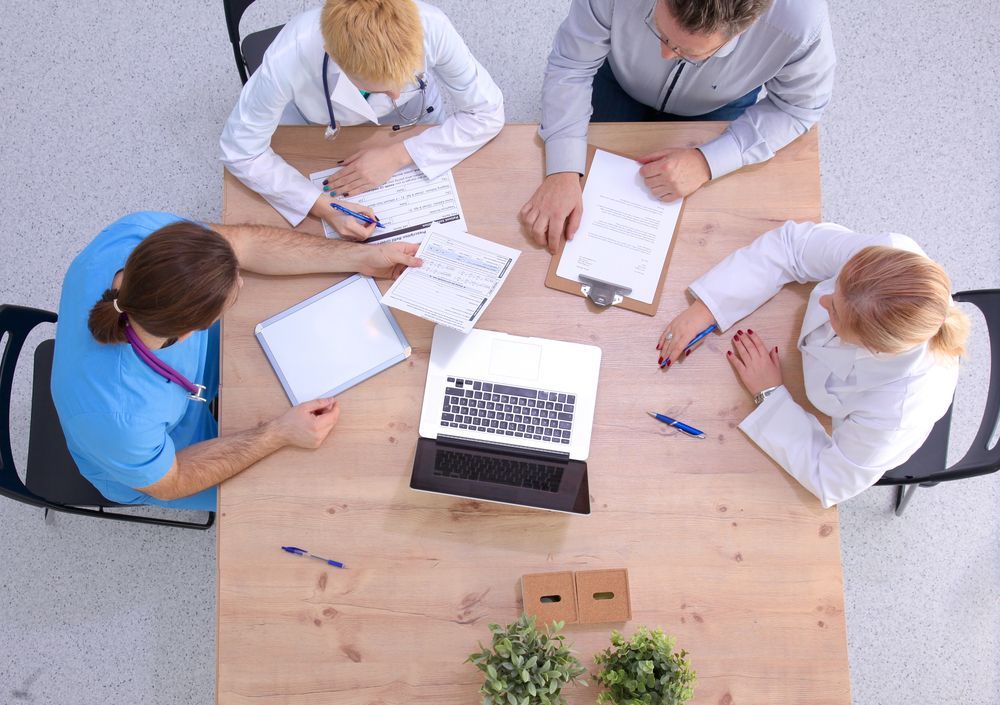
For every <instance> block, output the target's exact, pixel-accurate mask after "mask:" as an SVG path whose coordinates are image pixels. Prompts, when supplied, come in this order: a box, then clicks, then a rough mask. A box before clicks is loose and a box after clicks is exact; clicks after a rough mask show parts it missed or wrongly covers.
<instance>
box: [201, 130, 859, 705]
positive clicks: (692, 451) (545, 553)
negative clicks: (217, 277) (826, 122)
mask: <svg viewBox="0 0 1000 705" xmlns="http://www.w3.org/2000/svg"><path fill="white" fill-rule="evenodd" d="M723 127H724V124H723V123H689V124H677V123H675V124H658V125H600V126H593V127H592V128H591V141H592V142H593V143H594V144H596V145H598V146H600V147H604V148H607V149H610V150H614V151H618V152H622V153H625V154H632V155H640V154H643V153H646V152H649V151H652V150H654V149H657V148H660V147H663V146H665V145H669V146H680V145H694V144H697V143H701V142H704V141H705V140H706V139H708V138H710V137H712V136H714V135H716V134H718V133H719V132H720V131H721V130H722V129H723ZM322 131H323V130H322V128H320V127H291V128H282V129H280V130H279V131H278V133H277V134H276V135H275V138H274V147H275V149H276V150H277V152H278V153H280V154H282V155H284V156H285V157H286V158H287V159H288V161H289V162H290V163H291V164H293V165H294V166H296V167H297V168H299V169H300V170H301V171H303V172H305V173H309V172H311V171H315V170H319V169H321V168H324V167H327V166H329V165H330V164H331V163H333V160H335V159H340V158H343V157H345V156H347V155H348V154H350V153H352V152H353V151H354V150H355V148H357V147H358V146H366V145H371V144H382V143H386V142H388V141H390V140H392V139H399V136H398V135H396V136H393V135H391V134H389V133H386V132H384V131H376V130H375V129H373V128H351V129H345V130H344V131H343V133H342V136H341V137H340V138H339V139H338V140H337V141H335V142H326V141H324V140H323V139H322V137H321V135H322ZM454 173H455V179H456V181H457V183H458V189H459V192H460V195H461V199H462V204H463V207H464V209H465V214H466V217H467V219H468V224H469V229H470V231H471V232H473V233H475V234H477V235H481V236H484V237H487V238H490V239H493V240H496V241H498V242H502V243H505V244H507V245H511V246H514V247H518V248H520V249H521V250H522V251H523V253H524V254H523V255H522V256H521V259H520V260H519V261H518V263H517V265H516V267H515V268H514V271H513V273H512V274H511V276H510V280H509V281H508V282H507V284H506V285H505V287H504V290H503V291H502V292H501V294H500V296H499V297H498V298H497V299H496V301H495V302H494V303H493V304H492V306H491V307H490V308H489V309H488V310H487V311H486V313H485V315H484V316H483V318H482V321H481V323H480V326H481V327H482V328H487V329H495V330H501V331H506V332H510V333H515V334H519V335H535V336H546V337H551V338H558V339H563V340H569V341H575V342H581V343H590V344H594V345H599V346H600V347H601V348H602V349H603V351H604V358H603V365H602V369H601V379H600V387H599V391H598V402H597V413H596V418H595V421H594V433H593V441H592V444H591V451H590V460H589V465H590V489H591V492H592V496H593V499H592V503H593V515H592V516H590V517H575V516H565V515H561V514H555V513H551V512H542V511H534V510H529V509H520V508H516V507H508V506H503V505H495V504H489V503H483V502H478V501H471V500H461V499H456V498H450V497H444V496H437V495H428V494H423V493H417V492H413V491H411V490H410V489H409V488H408V483H409V477H410V468H411V464H412V459H413V453H414V448H415V445H416V442H417V426H418V417H419V414H420V404H421V399H422V394H423V386H424V376H425V373H426V366H427V360H428V352H429V345H430V336H431V325H430V324H429V323H427V322H426V321H423V320H421V319H418V318H415V317H412V316H409V315H407V314H403V313H397V314H396V315H397V317H398V319H399V322H400V324H401V325H402V327H403V330H404V331H405V332H406V335H407V337H408V338H409V339H410V341H411V343H412V344H413V348H414V353H413V356H412V357H411V358H410V359H409V360H408V361H407V362H406V363H404V364H400V365H397V366H395V367H393V368H391V369H390V370H388V371H386V372H384V373H382V374H380V375H378V376H377V377H375V378H373V379H371V380H369V381H367V382H365V383H363V384H361V385H360V386H358V387H355V388H354V389H351V390H349V391H348V392H345V393H344V394H342V395H341V396H340V401H341V403H342V405H343V414H342V416H341V419H340V423H339V425H338V427H337V428H336V430H335V431H334V434H333V435H332V436H331V437H330V438H329V439H328V440H327V441H326V443H325V444H324V446H323V447H322V448H321V449H320V450H318V451H316V452H308V451H302V450H297V449H286V450H283V451H281V452H279V453H277V454H275V455H274V456H272V457H271V458H268V459H267V460H265V461H263V462H261V463H259V464H258V465H257V466H256V467H254V468H252V469H250V470H248V471H246V472H244V473H242V474H240V475H238V476H237V477H235V478H234V479H232V480H230V481H229V482H227V483H225V485H224V486H223V488H222V493H221V500H220V515H219V522H218V527H219V528H218V559H219V597H218V620H219V624H218V700H219V702H220V703H224V704H225V705H230V704H233V703H256V704H258V705H264V704H267V703H275V704H277V703H281V704H282V705H304V704H307V703H308V704H315V705H319V704H323V705H327V704H331V703H332V704H336V705H375V704H380V705H383V704H384V705H389V704H393V705H395V704H400V705H402V704H406V705H413V704H415V703H428V704H433V705H458V704H461V705H472V704H473V703H477V702H478V697H477V689H478V688H479V686H480V685H481V683H482V680H481V678H480V677H479V673H478V672H477V671H476V670H475V669H474V668H473V667H472V666H471V665H467V664H464V663H463V661H464V659H465V657H466V656H467V655H468V654H469V653H471V652H472V651H473V650H475V649H476V645H477V642H478V641H486V642H488V641H489V636H490V634H489V631H488V629H487V625H488V624H489V623H490V622H507V621H510V620H513V619H515V618H516V617H517V616H518V614H519V613H520V604H519V579H520V576H521V575H522V574H524V573H533V572H540V571H554V570H566V569H569V570H574V569H586V568H599V567H621V566H624V567H627V568H628V570H629V574H630V576H631V592H632V607H633V613H634V617H633V622H632V623H631V624H628V625H624V628H625V630H626V631H627V632H629V631H631V628H632V627H634V626H635V625H638V624H646V625H649V626H661V627H663V628H664V629H665V630H666V631H667V632H669V633H671V634H674V635H676V637H677V640H678V644H679V645H680V646H681V647H683V648H685V649H687V650H688V651H689V652H690V654H691V656H690V658H691V660H692V663H693V666H694V668H695V669H696V671H697V673H698V682H697V687H696V695H695V699H694V701H693V702H695V703H711V704H712V705H716V704H718V705H750V704H754V705H756V704H761V703H767V704H768V705H779V704H782V703H787V704H788V705H792V704H794V705H810V704H818V703H824V704H832V703H839V704H846V703H849V702H850V686H849V682H848V667H847V649H846V639H845V629H844V611H843V609H844V597H843V585H842V574H841V565H840V539H839V531H838V522H837V512H836V510H835V509H832V510H828V511H824V510H822V509H821V508H820V505H819V502H818V501H817V500H816V499H815V498H814V497H813V496H812V495H810V494H809V493H808V492H806V491H805V490H803V489H802V488H801V487H800V486H799V485H798V483H797V482H795V481H794V480H793V479H791V478H790V477H789V476H788V475H786V474H785V473H784V472H783V471H782V470H781V469H780V468H779V467H778V466H777V465H775V464H774V463H773V462H772V461H771V460H770V459H769V458H768V457H767V456H766V455H765V454H764V453H762V452H761V451H760V450H758V449H757V448H756V447H755V446H754V445H753V444H751V443H750V442H749V441H748V440H747V439H746V437H745V436H744V435H743V434H742V433H741V432H740V431H739V430H738V429H737V428H736V425H737V423H739V421H740V420H741V419H743V417H744V416H746V415H747V414H748V413H749V412H750V410H751V407H752V405H753V402H752V400H751V399H750V397H749V395H748V394H747V393H746V392H745V391H744V390H743V389H742V388H741V387H740V384H739V382H738V381H737V379H736V377H735V376H734V374H733V372H732V371H731V370H730V368H729V363H728V362H727V360H726V359H725V355H724V351H725V349H726V347H727V345H726V342H727V339H726V338H722V337H719V336H711V337H710V339H709V340H707V341H706V344H705V345H704V347H703V348H702V349H701V350H700V351H699V352H698V353H697V354H696V355H693V356H692V357H691V358H689V359H687V360H685V361H684V362H682V363H681V364H678V365H675V366H674V367H672V368H671V369H670V370H669V371H668V372H662V371H660V370H659V369H658V368H657V366H656V350H655V349H654V348H655V345H656V341H657V337H658V336H659V333H660V331H661V330H662V328H663V326H664V325H665V324H666V323H667V321H669V320H670V318H671V317H672V316H673V315H674V314H675V313H676V312H678V311H680V310H681V308H682V307H683V306H685V305H686V300H685V287H686V286H687V285H688V283H690V282H691V281H692V280H693V279H694V278H695V277H696V276H697V275H699V274H700V273H702V272H703V271H705V270H706V269H708V268H709V267H710V266H712V265H713V264H714V263H715V262H717V261H718V260H720V259H721V258H722V257H723V256H724V255H725V254H727V253H728V252H730V251H731V250H733V249H735V248H737V247H739V246H741V245H744V244H746V243H748V242H750V241H751V240H752V239H753V238H754V237H756V236H757V235H759V234H760V233H762V232H764V231H765V230H768V229H770V228H773V227H775V226H777V225H779V224H780V223H782V222H783V221H784V220H786V219H789V218H791V219H798V220H806V219H817V218H818V217H819V214H820V188H819V168H818V147H817V135H816V132H815V130H814V131H812V132H810V133H808V134H807V135H805V136H804V137H802V138H801V139H799V140H798V141H796V142H795V143H793V144H792V145H790V146H788V147H787V148H785V149H783V150H782V151H781V152H779V153H778V155H777V157H775V158H774V159H773V160H772V161H771V162H769V163H767V164H765V165H760V166H757V167H753V168H749V169H744V170H742V171H740V172H738V173H736V174H733V175H731V176H728V177H726V178H724V179H721V180H719V181H718V182H715V183H711V184H710V185H708V186H706V187H705V188H703V189H701V190H700V191H698V192H697V193H695V194H694V195H693V196H691V197H690V198H689V199H688V202H687V204H686V207H685V211H684V216H683V221H682V224H681V229H680V232H679V235H678V237H679V241H678V242H677V243H676V246H675V252H674V254H673V258H672V261H671V265H670V270H669V273H668V277H667V281H666V288H665V292H664V296H663V299H662V301H661V304H660V312H659V314H658V315H657V316H656V317H655V319H653V318H650V317H647V316H643V315H640V314H636V313H632V312H630V311H624V310H619V309H611V310H606V311H602V312H595V311H593V310H590V309H588V307H587V306H586V305H585V303H584V300H583V299H580V298H576V297H571V296H567V295H566V294H562V293H559V292H555V291H552V290H549V289H546V288H545V287H544V286H543V284H542V282H543V279H544V277H545V268H546V265H547V263H548V260H549V258H548V254H547V253H546V252H544V251H543V250H540V249H538V248H537V247H535V246H534V245H533V244H531V243H530V242H528V241H527V240H526V239H525V237H524V235H522V233H521V231H520V229H519V226H518V223H517V217H516V216H517V211H518V209H519V208H520V207H521V204H522V203H524V202H525V200H526V199H527V198H528V197H529V196H530V195H531V193H532V192H533V190H534V189H535V188H536V186H537V185H538V184H539V182H540V180H541V178H542V173H543V172H542V150H541V144H540V142H539V141H538V139H537V137H536V136H535V126H532V125H508V126H507V127H506V128H505V129H504V130H503V132H502V133H501V134H500V135H499V136H498V137H497V138H496V139H495V140H494V141H493V142H491V143H490V144H489V145H487V146H486V147H485V148H483V149H482V150H481V151H480V152H479V153H477V154H476V155H474V156H472V157H470V158H469V159H467V160H466V161H465V162H463V163H462V164H461V165H460V166H459V167H457V168H456V169H455V172H454ZM224 204H225V205H224V209H223V220H224V222H226V223H240V222H251V223H268V224H273V225H282V224H284V221H282V219H281V218H280V217H279V216H278V214H277V213H275V212H274V211H273V210H272V209H271V208H270V207H269V206H267V204H265V203H264V201H263V200H261V199H260V198H259V197H258V196H256V195H255V194H253V193H251V192H250V191H248V190H247V189H246V188H245V187H243V186H242V185H241V184H239V183H238V182H237V181H236V180H235V179H233V178H232V177H230V176H229V175H228V174H227V175H226V178H225V187H224ZM301 227H302V229H303V230H306V231H309V232H317V233H318V232H319V227H318V224H317V223H316V222H315V221H313V220H312V219H309V220H308V221H307V222H306V223H304V224H303V225H302V226H301ZM336 279H337V277H330V276H306V277H290V278H267V277H257V276H246V286H245V288H244V289H243V293H242V294H241V295H240V300H239V303H238V305H237V306H236V307H235V308H234V309H233V310H232V311H231V312H229V313H228V314H227V315H226V320H225V332H224V344H223V350H224V355H223V383H224V388H223V393H222V428H223V433H224V434H225V433H226V432H229V431H232V430H238V429H243V428H246V427H249V426H251V425H253V424H256V423H258V422H261V421H264V420H266V419H268V418H270V417H272V416H275V415H277V414H278V413H279V412H281V411H283V410H284V409H286V408H287V407H288V402H287V399H286V398H285V395H284V394H283V393H282V390H281V387H280V386H279V384H278V381H277V379H276V378H275V376H274V374H273V372H272V371H271V369H270V367H269V366H268V363H267V361H266V360H265V358H264V355H263V354H262V353H261V350H260V348H259V347H258V345H257V342H256V341H255V339H254V337H253V334H252V331H253V326H254V324H256V323H257V322H259V321H261V320H263V319H265V318H267V317H268V316H271V315H272V314H274V313H276V312H278V311H280V310H282V309H284V308H286V307H288V306H291V305H292V304H294V303H296V302H298V301H301V300H302V299H305V298H307V297H308V296H309V295H311V294H313V293H315V292H317V291H319V290H321V289H323V288H325V287H327V286H329V285H330V284H331V283H332V282H333V281H335V280H336ZM382 286H383V290H384V289H385V287H386V286H387V284H385V283H383V285H382ZM805 304H806V289H805V288H804V287H789V288H787V289H786V290H784V291H783V292H781V293H780V294H779V295H778V296H777V297H775V298H774V299H773V300H772V301H771V302H769V303H768V304H766V305H765V306H764V307H763V308H761V309H760V310H759V311H757V312H756V313H754V314H753V315H752V316H751V317H750V318H748V319H747V321H746V324H747V325H749V326H750V327H752V328H754V329H755V330H757V331H759V332H760V333H761V334H762V335H763V337H764V339H765V340H766V341H767V342H768V343H769V344H770V343H773V344H776V345H779V346H780V347H781V349H782V351H783V357H784V372H785V378H786V382H787V385H788V387H789V389H790V390H791V392H792V395H793V396H794V397H795V398H796V399H797V400H799V401H804V399H805V396H804V393H803V388H802V374H801V360H800V359H799V357H798V355H797V354H795V353H796V351H795V346H794V340H795V336H796V333H797V331H798V328H799V325H800V323H801V320H802V315H803V312H804V309H805ZM808 408H810V409H811V407H808ZM647 409H657V410H660V411H663V412H664V413H668V414H670V415H672V416H677V417H679V418H681V419H684V420H686V421H689V422H690V423H692V424H694V425H695V426H698V427H699V428H701V429H703V430H705V431H706V432H707V434H708V440H705V441H695V440H692V439H690V438H687V437H684V436H678V435H677V434H676V433H675V432H673V431H672V430H669V429H667V428H666V427H664V426H662V425H661V424H658V423H656V422H654V421H653V420H651V419H649V418H648V417H647V416H646V414H645V412H646V410H647ZM287 544H292V545H298V546H304V547H306V548H309V549H311V550H314V551H316V552H317V553H319V554H320V555H325V556H329V557H333V558H336V559H338V560H342V561H344V562H346V564H347V565H348V567H349V569H348V570H343V571H338V570H334V569H326V568H325V567H323V566H321V565H320V564H319V563H317V562H315V561H308V560H302V559H297V558H294V557H292V556H289V555H287V554H285V553H283V552H281V551H280V550H279V548H278V547H279V546H281V545H287ZM615 627H617V628H619V629H621V628H622V627H623V625H620V624H619V625H594V626H586V627H584V626H570V627H567V632H568V634H569V637H570V640H571V642H572V643H573V644H574V645H575V648H576V650H577V652H578V654H579V655H580V658H581V660H583V661H584V663H585V665H587V666H588V667H592V666H593V662H592V660H591V659H592V656H593V654H594V653H596V652H597V651H598V650H600V649H602V648H604V647H605V646H606V645H607V642H608V635H609V633H610V631H611V629H612V628H615ZM564 692H565V694H566V695H567V696H568V700H569V702H570V703H574V704H575V703H593V702H594V700H595V697H596V692H597V691H596V690H595V688H594V687H593V686H592V687H590V688H579V687H574V688H570V689H567V690H566V691H564Z"/></svg>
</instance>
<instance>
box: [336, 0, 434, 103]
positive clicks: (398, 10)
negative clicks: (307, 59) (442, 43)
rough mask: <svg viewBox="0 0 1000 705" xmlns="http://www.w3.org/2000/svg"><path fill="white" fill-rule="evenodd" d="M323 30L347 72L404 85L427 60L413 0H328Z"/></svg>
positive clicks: (341, 65)
mask: <svg viewBox="0 0 1000 705" xmlns="http://www.w3.org/2000/svg"><path fill="white" fill-rule="evenodd" d="M319 22H320V29H321V31H322V33H323V41H324V43H325V45H326V51H327V53H328V54H329V55H330V57H331V58H332V59H333V60H334V61H335V62H337V65H338V66H340V68H341V69H343V70H344V71H345V72H346V73H347V74H348V75H350V76H355V77H358V78H363V79H366V80H369V81H375V82H378V83H383V82H384V83H389V84H391V85H392V86H393V87H402V86H404V85H406V84H407V83H409V82H410V81H411V80H413V76H414V74H416V73H417V72H419V71H420V69H421V67H422V66H423V63H424V30H423V26H422V25H421V24H420V13H419V12H418V11H417V5H416V3H415V2H413V0H326V3H325V4H324V5H323V11H322V13H321V14H320V20H319Z"/></svg>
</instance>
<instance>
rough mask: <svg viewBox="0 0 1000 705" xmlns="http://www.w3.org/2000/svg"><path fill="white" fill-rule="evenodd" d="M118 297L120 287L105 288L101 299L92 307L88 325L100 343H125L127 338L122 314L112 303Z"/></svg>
mask: <svg viewBox="0 0 1000 705" xmlns="http://www.w3.org/2000/svg"><path fill="white" fill-rule="evenodd" d="M116 298H118V289H105V290H104V293H103V294H102V295H101V300H100V301H98V302H97V303H96V304H94V307H93V308H92V309H90V318H89V319H88V320H87V326H88V327H89V328H90V334H91V335H93V336H94V339H95V340H96V341H97V342H98V343H104V344H106V345H107V344H111V343H124V342H126V340H127V338H126V337H125V327H124V326H123V325H122V320H121V318H122V315H121V314H120V313H118V312H117V311H115V306H114V304H113V303H112V302H113V301H114V300H115V299H116Z"/></svg>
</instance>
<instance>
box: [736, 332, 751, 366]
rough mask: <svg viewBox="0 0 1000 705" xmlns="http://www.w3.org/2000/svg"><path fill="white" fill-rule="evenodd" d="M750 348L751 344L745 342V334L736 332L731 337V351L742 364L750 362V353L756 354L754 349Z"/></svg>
mask: <svg viewBox="0 0 1000 705" xmlns="http://www.w3.org/2000/svg"><path fill="white" fill-rule="evenodd" d="M752 348H753V345H752V343H750V342H749V341H748V340H746V334H744V333H743V331H742V330H740V331H736V335H734V336H733V350H735V351H736V354H737V355H738V356H739V358H740V360H742V361H743V362H744V363H748V362H750V359H751V352H756V349H755V348H753V349H752Z"/></svg>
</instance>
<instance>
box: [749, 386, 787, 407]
mask: <svg viewBox="0 0 1000 705" xmlns="http://www.w3.org/2000/svg"><path fill="white" fill-rule="evenodd" d="M780 386H781V385H780V384H779V385H778V386H777V387H768V388H767V389H762V390H760V391H759V392H757V393H756V394H754V395H753V403H754V404H756V405H757V406H760V405H761V403H762V402H763V401H764V400H765V399H767V398H768V397H769V396H771V395H772V394H774V393H775V391H777V389H778V387H780Z"/></svg>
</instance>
